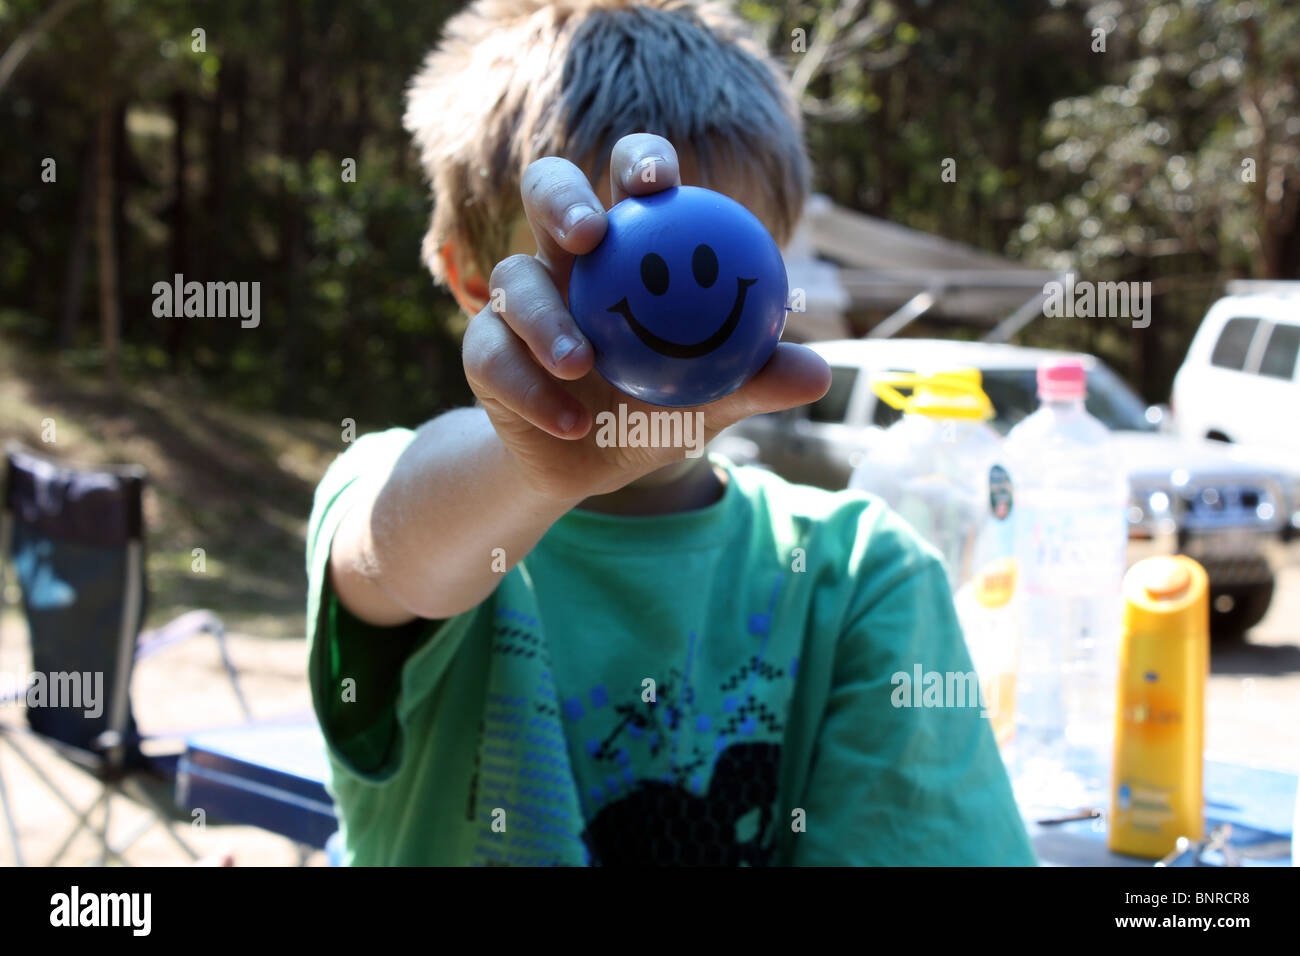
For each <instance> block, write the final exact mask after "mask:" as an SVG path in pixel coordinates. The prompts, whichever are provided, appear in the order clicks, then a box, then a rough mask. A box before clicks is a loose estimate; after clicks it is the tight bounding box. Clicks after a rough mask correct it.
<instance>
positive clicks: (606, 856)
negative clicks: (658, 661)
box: [561, 579, 798, 866]
mask: <svg viewBox="0 0 1300 956" xmlns="http://www.w3.org/2000/svg"><path fill="white" fill-rule="evenodd" d="M781 583H782V581H781V579H778V580H777V581H776V582H775V583H774V585H773V589H772V593H771V597H770V599H769V602H768V607H767V610H766V611H765V612H761V613H757V614H751V615H750V617H749V619H748V628H747V630H748V632H749V633H750V634H751V635H752V636H753V637H754V638H755V639H756V641H757V642H758V648H757V653H755V654H754V655H753V656H751V657H750V658H749V660H747V661H745V662H744V663H743V664H741V665H739V666H738V667H736V668H735V669H733V670H732V671H731V672H729V673H727V674H726V675H724V676H723V678H722V680H721V681H718V682H717V683H716V685H714V686H713V687H711V688H707V689H702V688H699V687H697V685H696V683H695V681H694V680H693V675H694V673H695V663H696V657H697V653H696V651H697V644H698V636H697V635H695V634H690V635H688V639H687V650H686V659H685V661H684V663H683V666H682V667H680V668H673V669H672V670H671V671H670V672H669V675H668V678H667V679H666V680H665V681H663V682H662V683H660V684H659V685H658V688H657V694H656V696H657V700H656V702H647V701H643V700H641V699H640V698H639V697H636V698H635V699H634V700H635V702H625V703H618V704H613V705H610V703H609V700H610V695H609V693H608V691H607V689H606V688H605V687H604V686H597V687H593V688H590V689H589V690H588V693H587V695H586V699H584V698H581V697H572V698H569V699H567V700H565V701H564V703H563V704H562V706H561V710H562V713H563V717H564V719H565V724H566V726H567V727H569V728H571V729H570V731H569V733H570V735H571V736H572V735H573V734H574V733H575V732H576V731H577V730H578V729H579V725H580V724H581V726H582V729H586V727H588V726H591V725H592V724H595V725H596V726H599V725H600V723H599V721H598V720H597V719H594V718H599V719H600V720H603V722H604V725H605V729H604V730H603V732H602V733H599V734H595V735H592V736H590V737H588V738H587V740H586V741H585V745H584V748H583V756H585V757H586V758H587V759H588V760H589V761H590V762H591V764H592V765H595V767H596V768H597V769H596V773H595V774H594V775H590V774H589V775H588V776H594V777H595V779H596V780H597V782H596V783H594V784H591V785H589V787H588V789H587V792H585V793H584V794H583V798H584V802H585V803H586V806H587V813H588V818H589V822H588V825H587V828H586V831H585V833H584V839H585V840H586V842H587V845H588V847H589V849H590V851H591V859H592V862H594V863H596V864H601V865H624V864H661V865H673V864H675V865H720V866H727V865H732V866H734V865H750V866H761V865H765V864H768V863H770V862H771V861H772V856H773V853H774V851H775V841H774V839H773V836H774V832H775V831H772V832H769V830H771V826H770V825H771V823H772V821H773V817H774V814H775V813H776V800H777V792H778V781H779V776H780V766H781V741H782V739H783V735H784V731H785V717H786V712H787V710H788V705H789V700H790V694H791V691H792V689H793V683H794V677H795V675H796V674H797V670H798V658H797V657H795V658H791V659H789V660H788V661H787V662H786V663H785V664H784V665H782V664H779V663H776V662H773V661H770V660H768V659H767V654H768V653H769V641H770V639H771V628H772V611H773V609H774V607H775V603H776V599H777V595H778V593H779V590H780V586H781ZM706 691H707V692H706Z"/></svg>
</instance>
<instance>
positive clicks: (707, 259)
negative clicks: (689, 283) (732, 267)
mask: <svg viewBox="0 0 1300 956" xmlns="http://www.w3.org/2000/svg"><path fill="white" fill-rule="evenodd" d="M691 271H692V272H694V273H695V281H696V282H698V283H699V284H700V288H703V289H707V288H708V287H709V286H711V285H713V283H715V282H716V281H718V257H717V255H716V254H715V253H714V251H713V250H712V249H710V248H709V247H708V246H696V247H695V254H694V255H693V256H691Z"/></svg>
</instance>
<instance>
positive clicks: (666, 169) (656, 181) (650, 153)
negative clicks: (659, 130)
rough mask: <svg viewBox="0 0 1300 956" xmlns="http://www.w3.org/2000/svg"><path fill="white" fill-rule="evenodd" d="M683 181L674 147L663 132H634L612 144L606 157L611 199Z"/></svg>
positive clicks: (643, 194) (659, 189)
mask: <svg viewBox="0 0 1300 956" xmlns="http://www.w3.org/2000/svg"><path fill="white" fill-rule="evenodd" d="M681 184H682V171H681V166H680V164H679V163H678V161H677V150H675V149H673V144H672V143H670V142H668V140H666V139H664V138H663V137H662V136H655V135H654V134H653V133H633V134H631V135H630V136H624V137H623V138H622V139H620V140H619V141H618V142H617V143H615V144H614V151H613V153H612V154H611V155H610V158H609V195H610V203H611V205H612V204H613V203H616V202H619V201H621V200H623V199H626V198H627V197H628V196H646V195H649V194H650V193H657V192H662V191H663V190H665V189H671V188H672V187H674V186H680V185H681Z"/></svg>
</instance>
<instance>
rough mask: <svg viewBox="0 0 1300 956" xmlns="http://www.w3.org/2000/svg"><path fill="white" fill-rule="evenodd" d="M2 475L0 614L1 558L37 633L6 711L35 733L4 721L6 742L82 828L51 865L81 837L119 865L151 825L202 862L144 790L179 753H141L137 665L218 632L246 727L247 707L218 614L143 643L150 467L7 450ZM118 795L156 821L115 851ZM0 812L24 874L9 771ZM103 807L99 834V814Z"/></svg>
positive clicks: (0, 574)
mask: <svg viewBox="0 0 1300 956" xmlns="http://www.w3.org/2000/svg"><path fill="white" fill-rule="evenodd" d="M5 463H6V468H5V484H4V497H3V508H0V611H3V605H4V570H5V563H6V562H5V559H6V558H9V564H11V565H12V566H13V568H14V570H15V573H16V577H17V582H18V586H19V589H20V591H21V593H22V607H23V611H24V614H25V617H26V620H27V625H28V631H29V634H30V643H31V657H32V669H31V673H32V677H31V678H30V679H29V680H28V682H27V686H22V687H17V688H15V687H13V686H10V687H8V688H4V689H3V690H0V703H16V702H17V701H18V700H19V699H24V700H25V701H26V702H27V703H28V705H29V706H28V707H27V726H21V725H19V724H15V723H13V722H10V721H3V720H0V741H3V742H4V743H5V744H6V745H7V746H8V749H9V750H11V751H12V752H13V753H14V754H16V755H17V756H18V758H19V759H20V760H21V761H22V763H24V764H25V765H26V766H27V768H28V769H30V770H31V772H32V773H33V774H35V776H36V777H37V778H38V779H39V780H40V781H41V782H42V783H43V784H44V785H45V786H46V787H47V788H48V789H49V790H50V791H51V792H52V793H53V794H54V796H55V797H56V798H57V799H58V800H59V801H60V802H61V803H62V804H63V805H64V806H65V807H67V809H68V811H69V812H70V813H71V814H72V815H73V817H74V818H75V820H76V823H75V825H74V826H73V829H72V830H71V832H69V833H68V835H67V838H66V839H65V840H64V841H63V842H62V843H61V844H60V846H59V849H58V851H57V852H56V853H55V854H54V856H53V858H52V859H51V860H50V861H49V863H48V864H47V865H49V866H53V865H54V864H56V863H58V862H59V860H60V859H61V858H62V857H63V856H64V854H65V853H66V852H67V850H68V848H69V847H70V846H71V845H72V842H73V840H74V839H76V837H77V836H78V834H80V833H82V832H83V831H85V832H89V833H91V834H92V835H93V836H94V837H95V838H96V839H97V841H98V844H99V848H100V850H99V862H100V863H106V862H108V861H109V860H110V859H112V860H114V861H116V862H119V863H122V864H125V863H126V862H127V861H126V859H125V858H124V857H123V855H122V854H123V853H124V852H125V851H126V850H127V848H129V847H130V846H131V845H133V844H134V843H135V842H136V841H137V840H139V839H140V838H141V837H142V836H144V834H145V833H147V832H148V831H149V830H151V829H152V828H153V827H154V826H155V825H156V824H161V825H162V826H163V828H164V830H165V831H166V832H167V834H168V835H169V836H170V837H171V838H172V840H173V841H174V842H175V843H176V844H177V845H178V846H179V847H180V848H181V849H182V850H183V851H184V852H185V853H186V854H187V855H188V856H189V858H190V859H197V854H196V853H195V852H194V850H193V849H191V847H190V846H189V845H188V844H187V843H186V842H185V841H184V840H183V839H182V838H181V836H180V834H179V833H177V832H176V830H175V829H174V827H173V825H172V822H171V821H170V820H169V817H170V815H171V814H172V813H173V812H174V810H170V809H169V803H170V801H164V800H162V799H159V798H158V797H156V796H155V795H154V794H152V793H150V791H149V788H148V786H147V784H148V783H149V778H153V779H154V780H157V779H158V778H160V777H161V778H162V779H163V780H166V779H167V778H170V777H173V776H174V774H175V766H176V761H177V759H178V757H179V752H177V753H169V754H164V755H159V754H157V753H153V752H150V753H146V752H145V751H144V750H143V749H142V748H141V744H142V743H144V742H145V740H146V738H145V737H144V736H142V735H141V734H140V732H139V731H138V730H137V728H136V724H135V718H134V716H133V714H132V708H131V675H132V671H133V669H134V667H135V664H136V662H137V661H140V660H143V659H145V658H147V657H150V656H152V655H154V654H156V653H157V652H158V651H160V650H162V649H163V648H165V647H169V646H172V645H174V644H176V643H178V642H179V641H182V640H185V639H187V638H189V637H193V636H194V635H196V634H210V635H212V636H213V637H214V638H215V639H216V642H217V646H218V649H219V650H220V653H221V659H222V662H223V664H224V665H225V669H226V673H227V674H228V675H229V677H230V683H231V687H232V688H233V689H234V694H235V697H236V698H237V699H238V702H239V708H240V710H241V711H242V713H243V716H244V720H245V721H247V720H249V719H250V715H249V710H248V705H247V702H246V701H245V699H244V695H243V692H242V690H241V689H240V686H239V677H238V674H237V673H236V671H235V668H234V665H233V664H232V663H231V661H230V655H229V653H228V651H227V648H226V640H225V628H224V627H223V625H222V623H221V620H220V619H219V618H218V617H217V616H216V615H215V614H213V613H212V612H210V611H192V612H190V613H188V614H184V615H182V616H181V617H178V618H176V619H175V620H174V621H172V622H171V623H170V624H167V625H166V626H165V627H162V628H159V629H157V630H153V631H145V632H143V633H141V631H140V626H141V623H142V622H143V620H144V614H145V603H146V600H147V593H148V592H147V588H146V584H145V573H144V537H145V536H144V511H143V492H144V486H145V480H146V475H145V471H144V469H143V468H139V467H130V466H128V467H112V468H107V467H106V468H96V469H93V470H78V469H72V468H67V467H63V466H60V465H55V464H53V463H51V462H48V461H44V460H42V459H40V458H37V457H36V456H34V455H31V454H28V453H26V452H24V451H22V450H21V449H19V448H16V447H13V446H10V447H8V448H7V449H6V453H5ZM41 682H43V686H40V685H41ZM10 683H11V684H12V682H10ZM96 688H98V689H96ZM91 697H98V700H90V699H89V698H91ZM33 705H34V706H33ZM169 737H170V735H169ZM24 738H26V739H27V740H37V741H40V742H41V743H44V744H47V745H48V746H50V747H51V748H53V750H54V752H55V753H56V754H57V755H58V756H59V757H61V758H63V759H65V760H67V761H68V762H69V763H71V764H72V765H73V766H75V767H77V768H79V769H81V770H82V771H84V772H86V773H87V774H89V775H90V776H91V777H92V778H93V779H95V780H97V781H98V783H99V784H100V789H99V795H98V797H97V798H96V799H95V801H94V802H93V803H92V804H91V805H90V807H88V808H87V809H85V810H81V809H79V808H78V807H77V806H76V805H75V804H74V802H73V801H72V800H71V799H70V798H69V797H68V796H67V795H65V794H64V793H63V791H62V790H60V789H59V787H58V785H57V784H56V783H55V781H53V780H52V779H51V778H50V776H49V774H47V773H46V772H45V771H44V770H43V769H42V768H41V766H40V764H39V763H38V762H37V761H35V760H33V759H32V757H31V755H30V754H29V753H28V751H27V750H26V746H25V744H24V745H20V744H19V741H20V740H23V739H24ZM114 796H120V797H127V798H130V799H133V800H134V801H135V802H136V803H138V804H140V805H141V806H143V807H144V808H145V809H146V810H148V811H149V816H148V818H147V819H146V820H145V821H144V822H143V824H142V825H140V826H138V827H137V828H136V829H135V830H134V831H133V832H131V833H130V834H129V836H128V837H127V838H126V839H125V840H124V841H123V842H121V843H117V844H114V843H112V842H111V841H110V839H109V823H110V811H111V805H112V798H113V797H114ZM0 803H3V805H4V812H5V819H6V822H7V824H8V828H9V838H10V841H11V843H12V845H13V848H14V857H15V860H16V862H17V863H18V865H20V866H22V865H23V864H24V860H23V854H22V849H21V846H20V840H19V834H18V826H17V823H16V821H15V819H14V813H13V807H12V805H11V803H10V799H9V792H8V789H7V788H6V786H5V781H4V777H3V774H2V773H0ZM101 807H102V813H101V814H100V818H101V819H100V822H99V823H98V824H96V823H94V822H92V815H94V814H95V811H96V810H98V809H100V808H101Z"/></svg>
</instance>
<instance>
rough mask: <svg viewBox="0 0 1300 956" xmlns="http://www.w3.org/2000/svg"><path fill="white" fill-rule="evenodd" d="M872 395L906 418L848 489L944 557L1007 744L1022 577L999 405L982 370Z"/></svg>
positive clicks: (885, 381)
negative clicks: (866, 496) (994, 423)
mask: <svg viewBox="0 0 1300 956" xmlns="http://www.w3.org/2000/svg"><path fill="white" fill-rule="evenodd" d="M871 387H872V390H873V391H874V392H875V393H876V395H877V396H878V397H879V398H880V399H881V401H883V402H885V403H886V404H888V405H890V406H891V407H893V408H896V409H898V410H900V411H902V412H903V417H902V418H901V419H899V421H898V422H896V423H895V424H894V425H892V426H891V427H890V428H889V429H888V430H887V431H886V432H885V434H884V435H883V436H882V438H881V439H880V441H879V442H877V443H876V444H874V445H873V446H872V449H871V452H870V454H869V455H867V456H866V458H864V459H863V462H862V464H860V465H859V466H858V467H857V468H856V469H855V470H854V472H853V476H852V477H851V478H850V480H849V487H850V488H854V489H859V490H862V491H868V492H871V493H872V494H875V495H878V496H879V497H881V498H883V499H884V500H885V503H886V504H888V505H889V506H890V507H891V508H893V509H894V511H896V512H897V513H898V514H899V515H901V516H902V517H903V518H904V519H905V520H906V521H907V522H908V523H909V524H911V525H912V527H913V528H914V529H915V530H916V532H917V533H918V534H919V535H920V536H921V537H922V538H924V539H925V540H926V541H928V542H929V543H930V544H932V545H934V547H935V548H936V549H937V550H938V551H939V553H940V554H941V555H942V556H943V559H944V564H945V566H946V568H947V571H948V582H949V585H950V586H951V588H952V592H953V599H954V605H955V607H956V610H957V615H958V618H959V620H960V622H961V626H962V632H963V634H964V635H965V638H966V645H967V648H968V650H969V651H970V655H971V660H972V663H973V664H974V665H975V671H976V673H977V674H978V677H979V688H980V694H981V700H980V706H981V712H982V716H984V717H987V718H988V719H989V720H990V722H991V724H992V727H993V733H994V736H995V737H996V739H997V740H998V742H999V743H1000V744H1005V743H1006V742H1007V741H1008V740H1009V739H1010V737H1011V735H1012V733H1013V730H1014V722H1013V713H1014V708H1015V679H1016V678H1015V666H1016V643H1017V641H1016V629H1017V624H1018V614H1017V610H1016V604H1015V596H1016V587H1017V574H1016V567H1015V562H1014V558H1013V554H1012V552H1013V548H1014V535H1013V531H1012V521H1011V520H1010V518H1011V515H1012V511H1013V492H1012V485H1011V476H1010V475H1009V474H1008V471H1007V469H1006V467H1005V466H1004V462H1003V458H1002V438H1001V437H1000V436H999V435H998V433H997V432H996V431H994V430H993V429H992V428H991V427H990V426H989V425H988V420H989V419H991V418H992V417H993V405H992V403H991V402H990V401H989V398H988V396H987V395H986V394H985V393H984V390H983V387H982V377H981V375H980V372H979V370H978V369H974V368H958V369H944V370H940V371H928V372H918V373H905V372H895V373H890V374H888V375H884V376H881V377H879V378H876V379H874V380H873V381H872V383H871ZM900 389H903V390H910V391H911V394H910V395H907V396H904V395H903V394H902V392H901V391H900Z"/></svg>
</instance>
